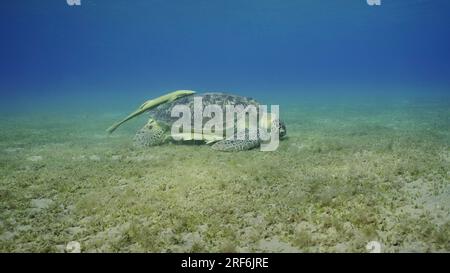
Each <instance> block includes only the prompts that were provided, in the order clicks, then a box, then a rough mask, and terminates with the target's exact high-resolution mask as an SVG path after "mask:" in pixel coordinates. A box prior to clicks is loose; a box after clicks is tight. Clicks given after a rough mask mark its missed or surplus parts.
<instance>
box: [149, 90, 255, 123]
mask: <svg viewBox="0 0 450 273" xmlns="http://www.w3.org/2000/svg"><path fill="white" fill-rule="evenodd" d="M196 97H197V98H198V97H201V98H202V104H203V107H206V106H208V105H218V106H220V107H221V108H222V109H223V110H224V113H223V114H224V117H225V106H226V105H234V106H236V105H242V106H243V107H244V108H245V107H247V106H248V105H254V106H258V105H259V103H258V102H257V101H256V100H254V99H253V98H250V97H243V96H238V95H232V94H226V93H202V94H193V95H189V96H185V97H181V98H178V99H176V100H174V101H172V102H168V103H164V104H161V105H159V106H157V107H156V108H154V109H152V110H150V111H149V114H150V116H151V117H152V118H153V119H155V120H156V121H158V122H164V123H166V124H167V125H172V124H173V122H175V121H176V120H178V119H179V117H171V113H172V108H173V107H175V106H176V105H186V106H189V108H190V109H191V113H193V111H194V98H196ZM207 120H209V118H204V119H203V123H205V122H206V121H207Z"/></svg>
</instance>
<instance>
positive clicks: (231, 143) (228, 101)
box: [107, 90, 286, 151]
mask: <svg viewBox="0 0 450 273" xmlns="http://www.w3.org/2000/svg"><path fill="white" fill-rule="evenodd" d="M199 98H201V103H202V105H201V106H202V108H203V109H206V108H204V107H206V106H208V105H217V106H219V107H221V108H220V109H224V110H223V111H224V112H223V117H225V115H226V113H225V109H226V106H227V105H235V106H236V105H239V106H242V107H243V108H245V107H247V106H249V105H253V106H255V108H257V107H258V106H259V105H260V104H259V103H258V102H257V101H256V100H254V99H252V98H249V97H243V96H238V95H232V94H226V93H202V94H197V93H196V92H195V91H191V90H178V91H174V92H171V93H169V94H166V95H163V96H161V97H158V98H156V99H152V100H149V101H146V102H145V103H144V104H142V105H141V107H139V108H138V109H137V110H135V111H134V112H132V113H131V114H129V115H128V116H127V117H126V118H125V119H123V120H122V121H120V122H118V123H116V124H114V125H112V126H111V127H110V128H108V129H107V132H109V133H112V132H114V131H115V130H116V129H117V128H118V127H119V126H120V125H122V124H123V123H124V122H126V121H128V120H130V119H132V118H134V117H136V116H138V115H140V114H142V113H144V112H148V113H149V114H150V119H149V121H148V122H147V124H145V126H144V127H142V128H141V129H140V130H139V131H138V132H137V133H136V135H135V137H134V145H135V146H138V147H148V146H156V145H160V144H163V143H165V142H167V141H170V140H172V141H173V140H178V141H179V140H181V141H192V140H201V141H203V142H205V143H207V144H213V145H212V148H213V149H214V150H219V151H241V150H249V149H252V148H255V147H258V146H260V145H261V143H262V142H263V140H262V139H263V138H262V137H260V136H262V132H264V133H265V134H268V131H269V130H267V128H276V130H277V133H278V135H279V138H282V137H284V136H285V135H286V126H285V125H284V123H283V122H282V121H280V120H278V119H277V118H272V117H271V115H270V114H268V117H267V119H266V121H265V122H261V123H258V125H260V124H262V125H260V126H263V127H264V128H262V127H261V128H259V127H260V126H258V127H257V128H256V129H255V128H253V127H252V128H253V133H254V135H253V136H256V138H255V137H249V136H250V135H251V133H252V132H251V131H250V128H243V130H240V131H239V130H238V128H240V127H239V126H241V127H242V126H244V127H245V126H247V127H249V126H248V118H247V119H246V120H247V123H245V122H243V123H239V122H237V120H238V119H241V118H242V117H244V119H245V115H247V117H248V113H245V111H243V110H242V109H241V110H242V111H237V112H236V115H235V121H236V122H234V125H232V126H233V128H232V130H233V132H234V134H233V135H232V136H231V137H227V136H226V134H225V131H226V130H227V128H228V129H229V128H230V127H229V125H227V124H225V123H224V125H223V132H219V133H216V132H214V133H205V131H204V130H202V129H200V130H196V129H195V128H194V129H191V131H190V132H182V133H175V134H174V133H173V132H172V131H171V126H172V125H173V124H174V122H176V121H177V120H179V117H173V116H172V115H171V113H172V110H173V108H174V107H175V106H177V105H184V106H187V107H189V109H190V111H191V112H192V111H193V109H194V107H198V105H196V104H195V101H197V102H198V101H199V100H198V99H199ZM196 99H197V100H196ZM195 105H196V106H195ZM213 116H214V115H212V116H210V117H209V118H208V117H203V116H202V118H201V120H202V125H205V123H206V122H207V121H208V120H211V117H213ZM193 119H194V117H193V116H192V120H191V121H192V124H193ZM236 124H238V125H236ZM239 124H240V125H239ZM272 124H273V125H274V126H273V127H270V126H271V125H272ZM227 126H228V127H227ZM202 128H203V127H202ZM241 129H242V128H241ZM262 129H265V130H262ZM255 130H256V131H255ZM239 134H240V135H239ZM266 136H267V135H266ZM264 139H267V138H264Z"/></svg>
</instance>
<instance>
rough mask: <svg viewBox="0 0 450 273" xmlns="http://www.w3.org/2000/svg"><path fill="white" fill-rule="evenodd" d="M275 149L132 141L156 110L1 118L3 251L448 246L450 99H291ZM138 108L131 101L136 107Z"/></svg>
mask: <svg viewBox="0 0 450 273" xmlns="http://www.w3.org/2000/svg"><path fill="white" fill-rule="evenodd" d="M280 109H281V115H282V117H283V119H284V121H285V122H286V125H287V129H288V135H289V138H288V139H286V140H284V141H282V142H281V144H280V147H279V149H278V150H277V151H276V152H260V151H259V150H252V151H248V152H238V153H223V152H216V151H213V150H212V149H210V147H208V146H205V145H178V144H167V145H163V146H160V147H152V148H148V149H136V148H134V147H133V146H132V141H131V140H132V137H133V134H134V132H135V131H136V130H137V129H138V128H140V127H141V126H142V125H143V124H144V123H145V117H141V118H139V119H137V120H134V121H132V122H130V123H129V124H126V125H125V126H124V127H123V128H120V129H119V130H118V131H117V132H116V133H115V134H113V135H112V136H108V135H107V134H106V133H105V132H104V130H105V129H106V128H107V127H108V126H109V125H111V123H112V122H114V121H116V120H117V119H119V118H121V117H123V116H124V115H125V114H127V113H126V111H124V112H114V113H101V112H97V113H92V114H87V113H83V114H77V113H64V112H60V113H46V114H45V113H39V112H36V113H32V114H14V115H13V114H9V115H8V114H5V115H2V116H1V117H0V128H1V131H0V140H1V141H0V251H1V252H29V251H30V252H64V251H65V249H66V245H67V244H68V243H69V242H71V241H76V242H79V243H80V245H81V251H82V252H213V251H214V252H215V251H221V252H260V251H262V252H325V251H330V252H367V250H366V245H367V243H368V242H370V241H378V242H380V243H381V251H383V252H428V251H430V252H448V251H450V242H449V240H450V215H449V212H450V100H448V99H428V100H426V99H425V100H424V99H392V100H386V101H377V100H368V101H363V102H361V101H360V102H358V103H346V101H345V100H340V101H334V102H333V101H331V100H330V101H329V102H328V103H324V102H313V101H311V102H301V103H293V102H291V103H288V104H285V105H282V106H280ZM130 110H132V109H130Z"/></svg>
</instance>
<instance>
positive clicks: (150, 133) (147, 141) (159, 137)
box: [133, 119, 167, 147]
mask: <svg viewBox="0 0 450 273" xmlns="http://www.w3.org/2000/svg"><path fill="white" fill-rule="evenodd" d="M166 132H167V128H165V126H162V125H161V124H159V123H158V122H156V121H155V120H154V119H150V120H149V121H148V122H147V124H146V125H145V126H144V127H142V128H141V129H140V130H139V131H138V132H137V133H136V135H135V136H134V139H133V144H134V146H136V147H149V146H157V145H160V144H162V143H164V141H165V140H166V136H167V134H166Z"/></svg>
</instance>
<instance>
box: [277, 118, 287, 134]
mask: <svg viewBox="0 0 450 273" xmlns="http://www.w3.org/2000/svg"><path fill="white" fill-rule="evenodd" d="M278 131H279V132H280V138H283V137H285V136H286V135H287V130H286V124H284V122H283V121H281V120H278Z"/></svg>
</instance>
